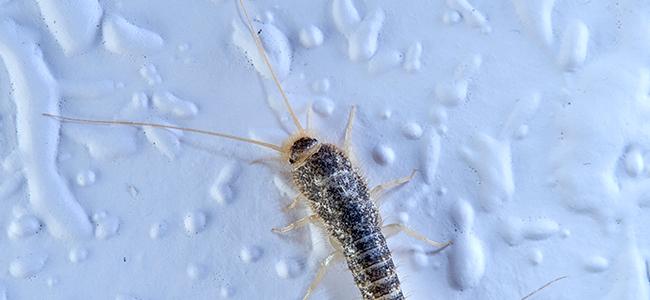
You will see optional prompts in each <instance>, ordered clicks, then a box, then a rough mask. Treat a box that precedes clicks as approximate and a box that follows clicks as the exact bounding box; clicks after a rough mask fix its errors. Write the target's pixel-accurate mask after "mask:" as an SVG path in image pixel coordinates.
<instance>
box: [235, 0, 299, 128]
mask: <svg viewBox="0 0 650 300" xmlns="http://www.w3.org/2000/svg"><path fill="white" fill-rule="evenodd" d="M239 5H240V6H241V9H242V11H243V12H244V16H245V17H246V27H248V31H249V32H250V34H251V36H252V37H253V40H255V46H257V50H258V51H259V52H260V55H261V56H262V59H263V60H264V64H266V66H267V67H268V68H269V71H270V73H271V77H272V78H273V81H274V82H275V86H277V87H278V90H279V91H280V94H282V99H283V100H284V104H285V105H286V106H287V110H289V114H290V115H291V119H293V123H294V124H295V125H296V127H298V130H300V131H301V132H302V131H305V130H304V129H303V128H302V125H300V121H298V117H297V116H296V113H295V112H294V111H293V109H292V108H291V104H290V103H289V98H288V97H287V94H286V93H285V92H284V89H282V85H281V84H280V80H278V76H277V75H275V71H273V66H271V63H270V62H269V58H268V56H267V55H266V51H265V50H264V46H263V45H262V40H260V37H259V36H257V34H255V29H254V28H253V22H252V21H251V18H250V17H249V15H248V11H247V10H246V5H244V0H239Z"/></svg>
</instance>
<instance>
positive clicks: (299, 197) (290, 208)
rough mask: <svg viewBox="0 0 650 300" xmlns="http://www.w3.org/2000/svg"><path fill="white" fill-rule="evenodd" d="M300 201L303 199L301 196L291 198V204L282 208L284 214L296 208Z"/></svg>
mask: <svg viewBox="0 0 650 300" xmlns="http://www.w3.org/2000/svg"><path fill="white" fill-rule="evenodd" d="M302 199H303V197H302V195H301V194H298V195H296V196H295V197H294V198H293V201H291V203H290V204H289V205H287V206H286V207H285V208H284V212H288V211H290V210H292V209H294V208H296V206H297V205H298V203H300V200H302Z"/></svg>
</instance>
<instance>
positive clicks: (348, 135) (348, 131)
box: [343, 105, 357, 154]
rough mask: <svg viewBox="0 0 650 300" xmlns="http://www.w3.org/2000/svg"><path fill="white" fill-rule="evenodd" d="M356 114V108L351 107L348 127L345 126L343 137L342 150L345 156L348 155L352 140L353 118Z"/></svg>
mask: <svg viewBox="0 0 650 300" xmlns="http://www.w3.org/2000/svg"><path fill="white" fill-rule="evenodd" d="M356 113H357V107H356V106H355V105H352V108H350V115H349V116H348V125H347V126H345V135H344V136H343V150H344V151H345V154H350V144H351V139H352V124H353V123H354V116H355V115H356Z"/></svg>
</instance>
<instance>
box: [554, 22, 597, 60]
mask: <svg viewBox="0 0 650 300" xmlns="http://www.w3.org/2000/svg"><path fill="white" fill-rule="evenodd" d="M588 43H589V28H587V25H585V23H583V22H582V21H580V20H574V21H573V22H571V23H569V26H568V27H567V28H566V30H565V32H564V36H563V37H562V42H561V45H560V53H559V55H558V63H559V64H560V67H562V69H564V70H566V71H573V70H575V69H576V68H578V67H580V66H581V65H582V64H583V63H584V62H585V59H586V58H587V46H588Z"/></svg>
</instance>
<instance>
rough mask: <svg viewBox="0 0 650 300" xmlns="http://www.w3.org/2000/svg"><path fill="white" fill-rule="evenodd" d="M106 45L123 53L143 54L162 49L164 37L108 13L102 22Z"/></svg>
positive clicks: (114, 51) (109, 48)
mask: <svg viewBox="0 0 650 300" xmlns="http://www.w3.org/2000/svg"><path fill="white" fill-rule="evenodd" d="M102 37H103V39H104V45H105V46H106V49H108V50H109V51H111V52H113V53H116V54H121V55H127V54H130V55H143V54H149V53H154V52H157V51H160V50H161V49H162V47H163V45H164V40H163V38H162V37H161V36H160V35H159V34H157V33H155V32H153V31H151V30H148V29H145V28H142V27H140V26H137V25H135V24H133V23H131V22H129V21H127V20H126V19H124V18H123V17H122V16H120V15H116V14H108V15H107V16H105V17H104V21H103V23H102Z"/></svg>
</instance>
